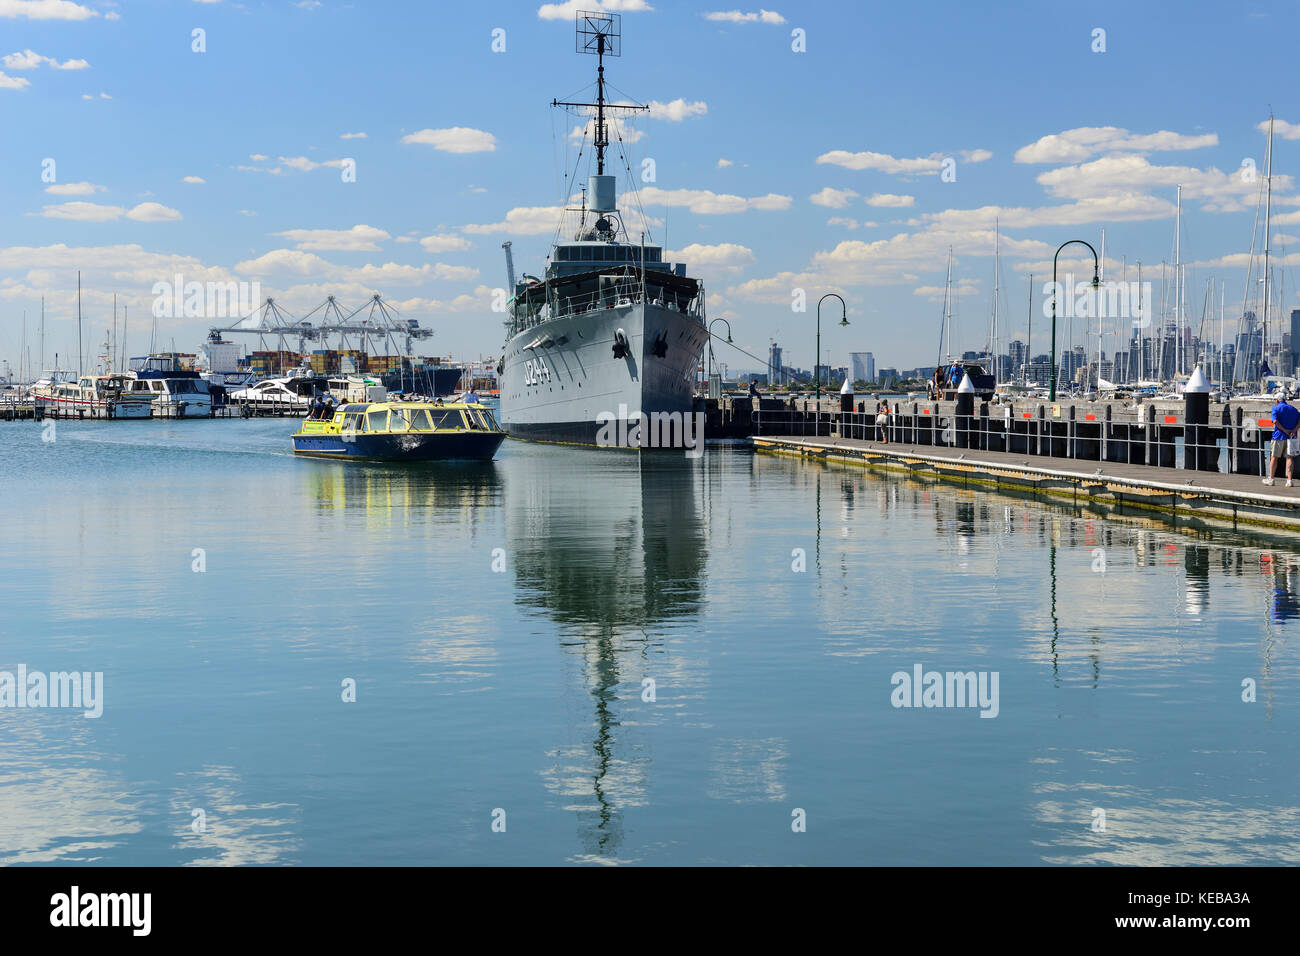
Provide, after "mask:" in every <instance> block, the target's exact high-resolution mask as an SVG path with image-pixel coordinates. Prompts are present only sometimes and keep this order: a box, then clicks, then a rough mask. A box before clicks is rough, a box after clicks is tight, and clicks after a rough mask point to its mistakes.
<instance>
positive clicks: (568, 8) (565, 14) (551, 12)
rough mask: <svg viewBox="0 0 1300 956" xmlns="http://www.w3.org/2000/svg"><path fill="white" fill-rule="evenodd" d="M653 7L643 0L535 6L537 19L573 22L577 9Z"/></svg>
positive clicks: (594, 0) (570, 0) (634, 10)
mask: <svg viewBox="0 0 1300 956" xmlns="http://www.w3.org/2000/svg"><path fill="white" fill-rule="evenodd" d="M653 9H654V7H652V6H650V4H648V3H646V2H645V0H566V2H564V3H544V4H542V5H541V6H540V7H538V8H537V18H538V19H539V20H568V21H569V22H570V23H572V22H573V15H574V14H575V13H577V12H578V11H579V10H591V11H593V12H596V11H603V12H605V13H643V12H647V11H651V10H653Z"/></svg>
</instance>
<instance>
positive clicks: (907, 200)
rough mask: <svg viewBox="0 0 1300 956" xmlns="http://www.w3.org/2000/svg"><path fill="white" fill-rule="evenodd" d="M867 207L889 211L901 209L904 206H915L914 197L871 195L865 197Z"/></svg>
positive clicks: (889, 194)
mask: <svg viewBox="0 0 1300 956" xmlns="http://www.w3.org/2000/svg"><path fill="white" fill-rule="evenodd" d="M867 205H868V206H884V207H886V208H891V209H901V208H903V207H905V206H914V205H916V197H915V196H898V195H895V194H894V193H872V194H871V195H870V196H868V197H867Z"/></svg>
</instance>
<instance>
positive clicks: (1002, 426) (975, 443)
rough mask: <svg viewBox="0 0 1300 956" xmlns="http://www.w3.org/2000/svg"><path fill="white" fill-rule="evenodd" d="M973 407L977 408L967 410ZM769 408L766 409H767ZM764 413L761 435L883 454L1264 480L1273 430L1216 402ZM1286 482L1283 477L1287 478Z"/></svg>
mask: <svg viewBox="0 0 1300 956" xmlns="http://www.w3.org/2000/svg"><path fill="white" fill-rule="evenodd" d="M968 401H969V400H968ZM763 404H767V403H766V402H764V403H763ZM812 404H813V403H810V402H809V403H804V407H803V408H789V407H784V408H765V409H759V410H756V411H754V412H753V430H754V434H755V435H758V436H766V437H796V436H797V437H808V438H812V437H820V438H829V439H832V440H834V439H836V438H841V439H851V440H856V441H866V442H875V443H880V444H882V445H884V444H886V443H888V444H892V445H904V446H909V447H911V446H933V447H947V448H957V449H963V450H972V451H999V452H1010V453H1014V454H1018V455H1027V456H1041V457H1053V458H1069V459H1079V460H1083V461H1096V462H1099V463H1101V462H1118V463H1124V464H1133V465H1155V466H1160V467H1165V468H1181V469H1186V470H1189V471H1218V472H1222V473H1225V474H1240V475H1266V474H1268V468H1269V456H1270V443H1271V440H1272V434H1273V422H1272V419H1271V417H1270V414H1271V412H1270V409H1269V407H1267V406H1266V405H1264V404H1263V403H1259V404H1255V403H1235V404H1228V405H1218V406H1213V407H1211V406H1209V403H1208V398H1207V397H1205V396H1201V397H1200V398H1199V399H1198V398H1197V397H1193V398H1192V399H1191V400H1190V401H1188V402H1186V403H1179V402H1173V403H1169V404H1167V405H1164V406H1157V405H1153V404H1149V403H1147V404H1139V405H1137V406H1125V405H1122V404H1120V403H1101V402H1098V403H1083V402H1080V403H1057V404H1053V403H1048V402H1033V403H1028V404H1025V403H1021V404H1006V405H1000V404H995V403H992V402H986V401H980V402H975V401H970V403H969V405H967V404H965V403H963V402H961V401H958V402H927V401H891V402H887V403H885V404H886V407H887V411H884V410H882V411H881V412H876V411H868V410H867V409H866V408H865V407H864V406H865V405H866V404H870V405H871V406H872V407H873V408H874V406H875V402H871V403H859V404H857V406H856V407H855V409H854V410H852V411H849V410H844V409H827V408H826V407H825V405H823V407H822V409H821V412H820V415H818V414H817V410H816V409H815V408H813V407H809V406H811V405H812ZM1278 477H1279V478H1281V477H1282V471H1281V469H1279V476H1278Z"/></svg>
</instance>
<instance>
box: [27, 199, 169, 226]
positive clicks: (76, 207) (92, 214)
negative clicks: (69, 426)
mask: <svg viewBox="0 0 1300 956" xmlns="http://www.w3.org/2000/svg"><path fill="white" fill-rule="evenodd" d="M41 215H42V216H44V217H45V218H46V219H68V220H73V221H75V222H113V221H115V220H117V219H121V218H122V217H123V216H125V217H126V218H127V219H131V220H134V221H136V222H171V221H174V220H177V219H180V218H181V214H180V213H179V212H177V211H176V210H175V209H171V208H169V207H167V206H164V205H162V204H161V203H156V202H142V203H140V204H139V205H138V206H135V207H133V208H131V209H125V208H123V207H122V206H105V205H102V204H100V203H93V202H65V203H59V204H58V205H54V206H45V207H43V208H42V210H41Z"/></svg>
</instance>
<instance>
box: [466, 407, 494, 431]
mask: <svg viewBox="0 0 1300 956" xmlns="http://www.w3.org/2000/svg"><path fill="white" fill-rule="evenodd" d="M469 414H471V415H473V416H474V419H475V422H476V424H477V425H478V427H479V428H489V429H493V428H496V422H494V421H493V420H492V416H491V415H490V414H489V413H488V412H481V411H479V410H478V409H475V410H474V411H473V412H470V413H469Z"/></svg>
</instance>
